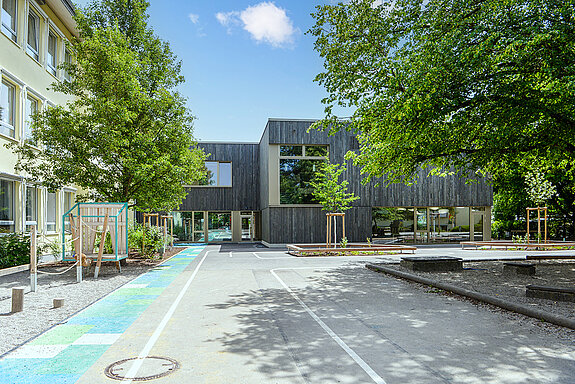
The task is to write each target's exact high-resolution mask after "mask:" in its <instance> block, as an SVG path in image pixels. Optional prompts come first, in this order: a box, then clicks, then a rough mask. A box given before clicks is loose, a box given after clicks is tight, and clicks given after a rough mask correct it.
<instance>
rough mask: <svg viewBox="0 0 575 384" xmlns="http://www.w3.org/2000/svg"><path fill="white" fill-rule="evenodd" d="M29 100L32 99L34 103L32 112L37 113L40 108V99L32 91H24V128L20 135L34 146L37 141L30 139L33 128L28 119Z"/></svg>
mask: <svg viewBox="0 0 575 384" xmlns="http://www.w3.org/2000/svg"><path fill="white" fill-rule="evenodd" d="M29 101H33V102H34V103H35V105H36V110H35V111H34V113H38V112H39V111H40V108H41V101H40V100H39V99H38V98H37V97H36V96H35V95H34V94H33V93H32V92H26V100H24V130H23V132H22V136H23V139H24V141H25V142H26V143H27V144H30V145H33V146H36V144H37V143H36V142H35V141H33V140H32V135H31V133H32V131H33V130H32V128H31V127H30V124H31V121H30V113H29V109H28V102H29ZM30 105H31V104H30Z"/></svg>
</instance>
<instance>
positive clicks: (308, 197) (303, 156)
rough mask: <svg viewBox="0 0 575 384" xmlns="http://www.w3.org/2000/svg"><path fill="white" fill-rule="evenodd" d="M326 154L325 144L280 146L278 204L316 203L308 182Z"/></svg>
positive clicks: (325, 157)
mask: <svg viewBox="0 0 575 384" xmlns="http://www.w3.org/2000/svg"><path fill="white" fill-rule="evenodd" d="M328 156H329V151H328V147H327V146H326V145H282V146H280V204H318V202H317V201H316V200H315V199H314V197H313V189H312V187H311V186H310V182H311V180H312V179H313V178H314V175H315V172H316V171H317V170H318V169H319V167H320V166H321V164H322V163H324V162H325V161H327V159H328Z"/></svg>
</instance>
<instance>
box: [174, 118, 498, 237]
mask: <svg viewBox="0 0 575 384" xmlns="http://www.w3.org/2000/svg"><path fill="white" fill-rule="evenodd" d="M313 122H314V121H313V120H281V119H270V120H269V121H268V123H267V125H266V128H265V130H264V132H263V135H262V138H261V140H260V142H259V143H202V142H200V143H199V146H200V147H201V148H203V149H204V150H205V151H206V152H207V153H209V154H210V156H209V157H208V160H207V162H206V166H207V168H208V170H209V171H210V172H209V178H208V179H209V180H207V182H206V183H205V184H208V185H198V186H189V188H188V195H187V197H186V199H185V201H184V202H183V203H182V205H181V207H180V209H179V212H176V213H175V216H176V224H177V227H178V228H179V233H178V237H180V238H184V239H187V240H191V241H202V242H204V241H206V239H207V240H208V241H215V242H220V241H234V242H235V241H254V240H261V241H263V242H264V243H269V244H285V243H319V242H323V241H325V237H326V233H325V231H326V229H325V221H326V219H325V212H324V211H322V207H321V205H318V204H315V203H314V201H313V196H312V195H311V190H310V188H309V186H308V185H307V183H308V182H309V180H310V179H311V177H312V175H313V172H314V171H315V169H316V166H318V165H319V164H320V163H321V162H323V161H325V160H326V159H329V161H330V162H332V163H344V156H345V154H346V153H347V152H348V151H350V150H357V147H358V143H357V139H356V138H355V136H354V135H353V134H352V133H351V132H347V131H342V132H338V133H337V134H335V135H331V136H330V135H328V134H327V132H322V131H316V130H311V131H309V132H308V128H309V127H310V125H311V124H312V123H313ZM344 177H345V178H346V180H348V181H349V185H350V191H353V192H354V193H355V194H356V195H357V196H359V197H360V199H359V200H357V201H356V202H354V204H353V207H352V208H351V209H350V210H348V211H346V223H347V225H346V236H347V238H348V240H349V241H365V240H366V238H374V239H377V238H380V239H384V240H387V241H403V242H408V241H414V242H427V241H457V240H461V239H469V238H470V237H471V238H475V239H477V238H484V239H489V238H490V236H491V232H490V226H491V223H490V218H491V206H492V204H493V189H492V188H491V186H490V185H489V184H488V183H487V182H486V181H485V180H481V181H479V182H477V183H466V182H465V179H463V178H460V177H458V176H448V177H445V178H442V177H425V176H423V175H422V177H420V179H419V181H418V183H417V184H415V185H413V186H406V185H401V184H396V185H392V186H389V187H385V186H382V184H381V183H380V184H381V185H380V186H376V184H377V180H375V181H373V182H371V183H368V184H365V185H364V184H362V183H361V179H362V177H361V175H360V170H359V169H358V168H357V167H354V166H353V165H351V164H348V165H347V170H346V172H345V174H344Z"/></svg>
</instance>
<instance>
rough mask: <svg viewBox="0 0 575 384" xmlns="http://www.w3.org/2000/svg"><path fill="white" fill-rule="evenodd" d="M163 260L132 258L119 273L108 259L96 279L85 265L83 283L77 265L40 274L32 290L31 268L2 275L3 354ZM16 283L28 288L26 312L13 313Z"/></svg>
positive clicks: (0, 325)
mask: <svg viewBox="0 0 575 384" xmlns="http://www.w3.org/2000/svg"><path fill="white" fill-rule="evenodd" d="M182 249H183V248H174V249H173V250H172V251H171V252H166V254H165V255H164V258H163V259H162V260H165V259H166V258H168V257H170V256H171V255H173V254H174V253H176V252H179V251H181V250H182ZM162 260H160V259H156V260H148V259H133V258H130V259H128V260H127V264H126V265H124V266H122V273H118V270H117V269H116V266H115V264H113V263H104V264H102V267H101V269H100V274H99V276H98V280H95V279H94V273H93V270H92V271H90V273H89V274H87V269H86V268H85V269H84V279H83V281H82V283H80V284H76V268H73V269H72V270H70V271H68V272H66V273H65V274H62V275H56V276H54V275H45V274H38V289H37V291H36V292H31V291H30V274H29V272H28V271H25V272H19V273H16V274H12V275H8V276H2V277H0V356H1V355H3V354H4V353H6V352H8V351H10V350H12V349H13V348H15V347H17V346H19V345H21V344H23V343H24V342H26V341H27V340H29V339H31V338H33V337H35V336H37V335H39V334H41V333H43V332H45V331H46V330H48V329H49V328H51V327H53V326H54V325H57V324H59V323H61V322H62V321H64V320H66V319H68V318H69V317H70V316H72V315H73V314H75V313H76V312H78V311H80V310H81V309H83V308H85V307H87V306H88V305H90V304H92V303H94V302H95V301H97V300H99V299H101V298H102V297H104V296H106V295H107V294H109V293H110V292H112V291H114V290H115V289H117V288H119V287H121V286H122V285H124V284H126V283H128V282H130V281H132V280H134V279H135V278H136V277H138V276H139V275H141V274H142V273H145V272H147V271H148V270H149V269H150V268H152V267H154V266H155V265H157V264H159V263H160V262H161V261H162ZM70 265H71V264H69V263H66V264H61V265H55V266H50V267H42V268H41V269H40V270H42V271H46V272H61V271H64V270H66V269H67V268H69V267H70ZM13 287H24V288H25V291H24V292H25V295H24V311H22V312H18V313H10V311H11V305H12V302H11V299H10V298H11V295H12V293H11V290H12V288H13ZM56 298H63V299H64V300H65V301H64V306H63V307H61V308H57V309H54V308H52V300H53V299H56Z"/></svg>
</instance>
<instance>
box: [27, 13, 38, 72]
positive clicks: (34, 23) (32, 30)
mask: <svg viewBox="0 0 575 384" xmlns="http://www.w3.org/2000/svg"><path fill="white" fill-rule="evenodd" d="M39 32H40V18H39V17H38V15H36V14H35V13H34V12H32V11H30V12H29V13H28V46H27V48H26V52H28V54H29V55H30V56H32V57H33V58H34V59H36V60H38V61H39V60H40V56H39V54H38V48H39V45H40V44H39V41H40V40H39V35H38V34H39Z"/></svg>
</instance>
